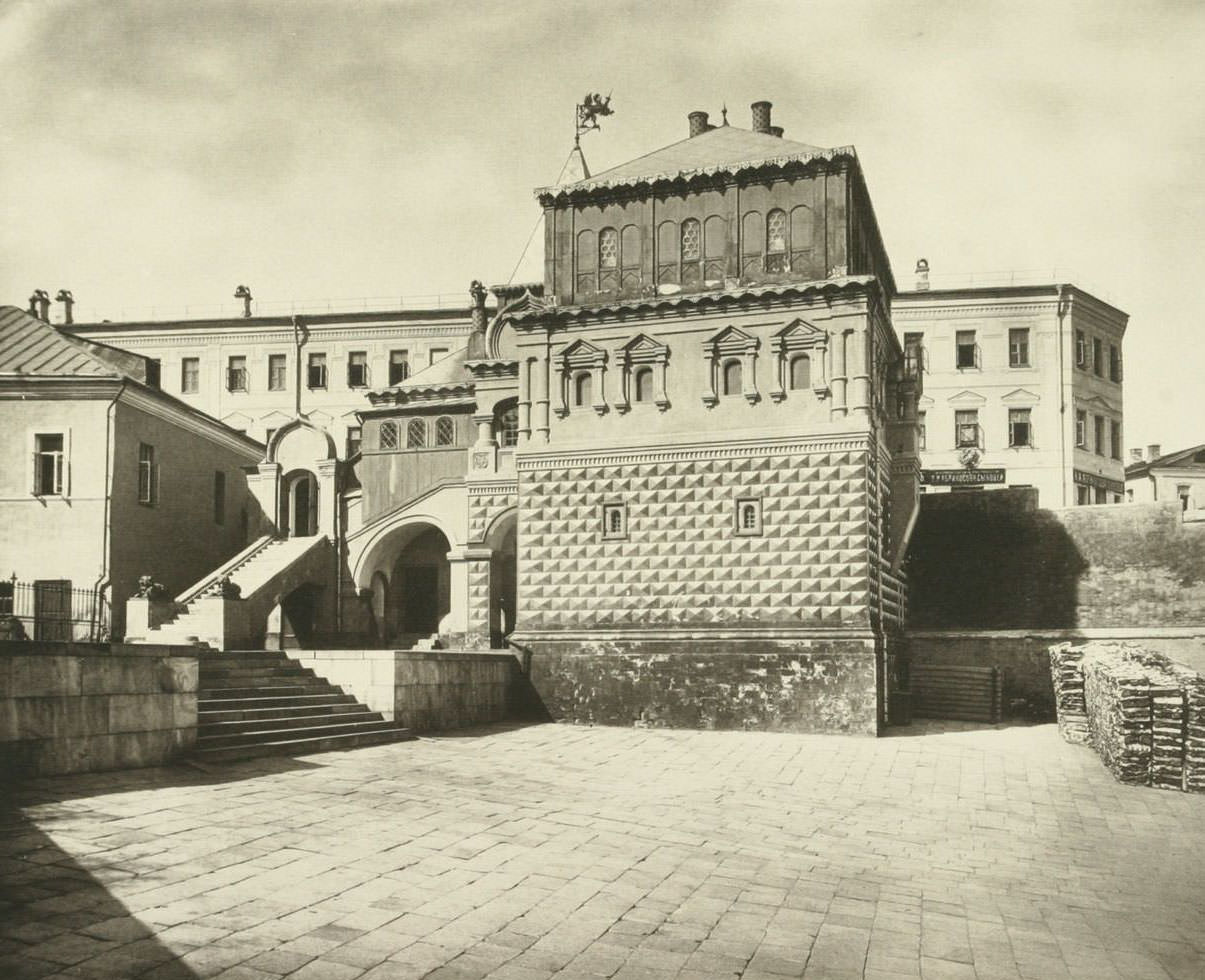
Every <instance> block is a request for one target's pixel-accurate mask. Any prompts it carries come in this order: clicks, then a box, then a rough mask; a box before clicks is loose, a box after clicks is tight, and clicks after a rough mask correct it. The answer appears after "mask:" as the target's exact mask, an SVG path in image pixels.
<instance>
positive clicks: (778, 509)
mask: <svg viewBox="0 0 1205 980" xmlns="http://www.w3.org/2000/svg"><path fill="white" fill-rule="evenodd" d="M519 481H520V488H521V492H520V495H519V496H520V504H519V506H520V513H519V610H518V619H519V628H520V629H521V630H547V629H590V628H597V627H604V628H605V627H628V628H632V627H636V628H639V627H646V628H648V627H662V628H664V627H667V626H728V627H731V626H738V627H739V626H742V625H746V626H751V625H761V626H783V627H795V628H798V627H828V628H834V627H844V628H847V627H852V626H858V627H860V626H865V625H866V624H867V623H868V605H869V588H870V583H869V553H868V548H869V541H868V537H867V507H868V502H867V491H868V481H867V474H866V449H865V447H861V448H855V447H854V446H853V445H852V444H851V443H850V442H849V441H846V442H845V443H844V444H843V445H842V448H841V449H840V450H838V451H816V452H811V451H808V452H787V451H778V452H775V451H773V450H772V449H767V448H760V449H758V448H749V449H740V450H735V449H729V450H724V449H722V448H719V447H717V448H716V449H715V450H695V449H691V450H682V451H649V452H647V453H644V454H640V453H630V454H623V455H622V456H616V455H611V456H607V457H604V458H602V459H600V461H599V462H598V463H592V462H579V461H577V460H574V461H573V462H572V463H570V464H568V465H565V464H564V462H563V461H559V460H558V461H556V465H555V466H554V465H551V463H550V462H545V461H541V460H530V461H527V462H526V463H525V464H524V465H523V469H522V470H521V472H520V476H519ZM750 497H751V498H755V499H760V501H761V506H762V533H761V534H757V535H751V536H742V535H739V534H738V533H737V530H736V506H737V500H738V499H741V498H750ZM606 503H623V504H626V506H627V532H626V536H625V537H623V538H622V539H619V540H612V539H606V538H604V536H603V524H602V508H603V504H606Z"/></svg>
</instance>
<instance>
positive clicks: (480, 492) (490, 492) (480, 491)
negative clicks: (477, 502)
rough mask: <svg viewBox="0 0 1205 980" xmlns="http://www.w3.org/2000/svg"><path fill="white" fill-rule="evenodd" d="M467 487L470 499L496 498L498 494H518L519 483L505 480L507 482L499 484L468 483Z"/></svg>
mask: <svg viewBox="0 0 1205 980" xmlns="http://www.w3.org/2000/svg"><path fill="white" fill-rule="evenodd" d="M468 487H469V496H470V497H487V496H496V495H497V494H500V493H507V494H510V493H518V492H519V481H518V480H507V481H505V482H501V483H500V482H494V483H470V484H469V485H468Z"/></svg>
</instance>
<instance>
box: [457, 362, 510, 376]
mask: <svg viewBox="0 0 1205 980" xmlns="http://www.w3.org/2000/svg"><path fill="white" fill-rule="evenodd" d="M464 366H465V368H466V369H467V370H468V372H469V374H471V375H472V376H473V377H474V378H477V379H480V380H484V379H486V378H517V377H518V376H519V362H518V361H503V360H482V361H465V364H464Z"/></svg>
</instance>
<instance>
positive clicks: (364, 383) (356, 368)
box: [347, 350, 368, 388]
mask: <svg viewBox="0 0 1205 980" xmlns="http://www.w3.org/2000/svg"><path fill="white" fill-rule="evenodd" d="M347 387H349V388H367V387H368V352H367V351H362V350H353V351H351V352H349V353H348V355H347Z"/></svg>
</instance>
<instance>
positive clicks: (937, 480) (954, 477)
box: [920, 466, 1004, 487]
mask: <svg viewBox="0 0 1205 980" xmlns="http://www.w3.org/2000/svg"><path fill="white" fill-rule="evenodd" d="M920 482H921V483H925V484H928V485H929V486H931V487H967V486H979V485H980V484H984V483H1003V482H1004V469H1003V467H1001V468H999V469H987V470H980V469H974V468H972V467H969V466H968V467H967V468H966V469H963V470H921V471H920Z"/></svg>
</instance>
